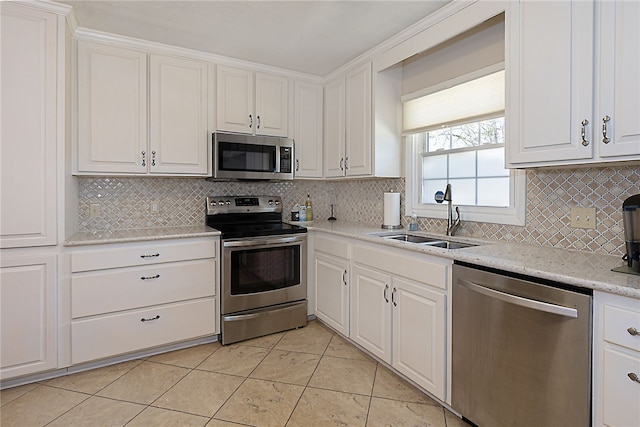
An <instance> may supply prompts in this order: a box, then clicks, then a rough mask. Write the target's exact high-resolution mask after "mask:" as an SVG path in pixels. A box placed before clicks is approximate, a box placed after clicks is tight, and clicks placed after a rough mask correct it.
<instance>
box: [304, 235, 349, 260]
mask: <svg viewBox="0 0 640 427" xmlns="http://www.w3.org/2000/svg"><path fill="white" fill-rule="evenodd" d="M313 248H314V250H316V251H322V252H325V253H328V254H331V255H333V256H337V257H340V258H344V259H349V243H347V242H345V241H342V240H338V239H330V238H327V237H323V236H316V238H315V239H314V241H313Z"/></svg>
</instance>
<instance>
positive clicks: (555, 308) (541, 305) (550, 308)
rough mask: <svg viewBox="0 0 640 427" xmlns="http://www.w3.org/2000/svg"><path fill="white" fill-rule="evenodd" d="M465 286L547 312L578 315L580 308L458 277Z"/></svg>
mask: <svg viewBox="0 0 640 427" xmlns="http://www.w3.org/2000/svg"><path fill="white" fill-rule="evenodd" d="M458 283H460V284H461V285H462V286H464V287H465V288H467V289H469V290H472V291H475V292H478V293H480V294H483V295H486V296H488V297H490V298H495V299H499V300H501V301H504V302H508V303H510V304H515V305H519V306H522V307H528V308H531V309H534V310H538V311H545V312H547V313H552V314H558V315H560V316H566V317H573V318H577V317H578V310H576V309H575V308H569V307H564V306H561V305H556V304H550V303H548V302H542V301H536V300H532V299H528V298H523V297H519V296H516V295H511V294H506V293H504V292H500V291H496V290H493V289H490V288H487V287H484V286H482V285H479V284H477V283H473V282H469V281H468V280H463V279H458Z"/></svg>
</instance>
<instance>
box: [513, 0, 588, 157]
mask: <svg viewBox="0 0 640 427" xmlns="http://www.w3.org/2000/svg"><path fill="white" fill-rule="evenodd" d="M593 9H594V8H593V2H592V1H585V2H578V1H574V2H568V1H567V2H536V1H531V2H530V1H522V2H512V3H510V4H509V6H508V9H507V12H506V13H507V16H506V28H507V30H506V35H505V36H506V37H505V41H506V53H505V56H506V65H505V66H506V67H507V74H508V77H507V86H508V89H509V90H508V91H507V93H510V95H508V99H506V104H507V105H506V111H507V113H506V114H507V123H508V135H507V137H508V140H507V141H508V142H507V163H509V164H510V166H515V167H517V166H519V165H526V164H530V163H536V162H554V161H561V160H564V161H576V160H579V159H590V158H591V157H592V156H593V143H592V142H593V141H592V138H591V133H592V132H591V131H592V128H593V124H592V123H591V122H592V114H593V113H592V111H593V95H592V88H593V86H592V85H593V71H592V70H593V31H594V28H593V20H594V14H593ZM550 17H553V23H554V24H553V25H549V19H550ZM585 121H587V122H588V123H586V122H585ZM583 122H584V123H585V124H584V125H583V124H582V123H583ZM583 129H584V139H583V136H582V135H583Z"/></svg>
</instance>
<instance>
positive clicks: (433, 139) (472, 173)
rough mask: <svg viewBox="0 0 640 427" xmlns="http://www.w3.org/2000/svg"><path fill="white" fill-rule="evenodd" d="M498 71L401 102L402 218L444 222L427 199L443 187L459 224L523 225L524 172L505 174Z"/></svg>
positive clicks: (442, 213) (442, 214)
mask: <svg viewBox="0 0 640 427" xmlns="http://www.w3.org/2000/svg"><path fill="white" fill-rule="evenodd" d="M497 68H504V65H503V64H497V65H495V66H492V67H489V68H487V69H484V70H480V71H478V72H475V73H472V74H470V75H467V76H463V77H462V78H459V79H456V80H455V81H450V82H446V83H445V84H444V85H439V86H438V87H435V88H429V89H427V90H425V91H421V93H420V95H421V96H419V97H416V96H415V95H414V96H413V97H411V98H410V99H403V123H404V128H405V141H406V146H407V152H408V157H407V204H406V212H405V213H406V214H407V215H410V214H412V213H414V212H415V213H416V214H418V215H419V216H426V217H436V218H445V217H446V207H445V206H442V205H439V204H437V203H436V201H435V197H434V196H435V193H436V192H437V191H444V189H445V187H446V185H447V183H449V184H451V188H452V196H453V204H454V205H456V206H460V210H461V217H462V219H463V220H470V221H481V222H492V223H501V224H513V225H524V208H525V197H524V193H525V191H526V181H525V175H524V172H522V171H510V170H508V169H505V167H504V165H505V159H504V155H505V154H504V153H505V121H504V70H503V69H502V70H500V69H499V70H497V71H496V69H497ZM425 93H426V94H425Z"/></svg>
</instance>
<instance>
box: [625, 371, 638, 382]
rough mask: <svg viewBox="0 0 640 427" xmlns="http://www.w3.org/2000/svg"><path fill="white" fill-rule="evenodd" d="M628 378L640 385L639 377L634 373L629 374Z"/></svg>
mask: <svg viewBox="0 0 640 427" xmlns="http://www.w3.org/2000/svg"><path fill="white" fill-rule="evenodd" d="M627 376H628V377H629V379H630V380H631V381H635V382H637V383H640V378H638V375H637V374H634V373H633V372H629V373H628V374H627Z"/></svg>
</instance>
